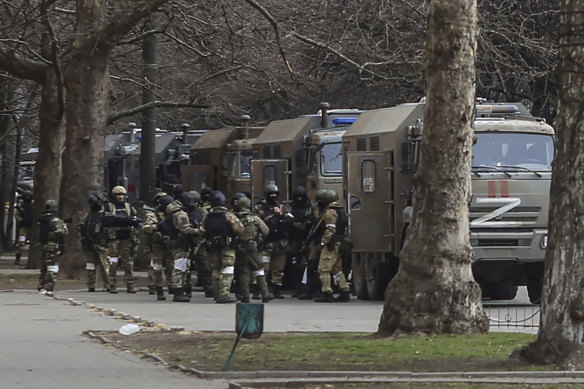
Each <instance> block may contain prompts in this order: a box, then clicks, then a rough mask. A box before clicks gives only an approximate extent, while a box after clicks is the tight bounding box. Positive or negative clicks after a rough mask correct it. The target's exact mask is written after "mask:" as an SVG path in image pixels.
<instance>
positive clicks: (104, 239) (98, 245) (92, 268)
mask: <svg viewBox="0 0 584 389" xmlns="http://www.w3.org/2000/svg"><path fill="white" fill-rule="evenodd" d="M88 203H89V212H88V213H87V216H86V217H85V221H84V222H83V223H81V224H79V230H80V232H81V247H82V248H83V250H84V251H85V256H86V258H87V262H86V263H85V269H86V270H87V291H88V292H95V282H96V278H97V277H96V268H97V267H99V270H100V274H101V280H102V282H103V287H104V290H107V291H110V286H111V282H110V280H109V268H110V262H109V258H108V256H107V248H108V245H109V243H110V242H111V241H113V240H114V239H115V238H116V235H115V232H114V230H113V229H112V228H106V227H105V226H104V223H103V218H104V215H105V213H106V212H105V209H104V207H103V201H102V200H101V198H100V197H99V196H98V195H95V194H92V195H90V196H89V198H88Z"/></svg>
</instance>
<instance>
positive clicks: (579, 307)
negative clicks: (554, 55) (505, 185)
mask: <svg viewBox="0 0 584 389" xmlns="http://www.w3.org/2000/svg"><path fill="white" fill-rule="evenodd" d="M561 7H562V9H561V22H560V62H559V70H558V74H559V84H560V88H559V99H558V116H557V121H556V153H555V159H554V164H553V170H552V182H551V189H550V211H549V223H550V226H549V227H550V228H549V245H548V248H547V251H546V257H545V279H544V287H543V298H542V306H541V320H540V327H539V333H538V335H537V339H536V341H535V342H534V343H532V344H530V345H529V346H527V347H526V348H525V349H523V350H520V353H519V355H520V357H521V358H523V359H525V360H527V361H529V362H532V363H542V364H543V363H545V364H556V365H557V366H559V367H560V368H562V369H566V370H573V369H577V370H580V369H582V368H584V355H583V352H584V347H583V344H584V325H583V324H584V278H583V274H584V224H583V223H582V215H583V214H584V197H583V196H582V191H583V190H584V158H583V153H584V152H583V150H584V136H583V135H582V131H583V130H582V129H583V128H584V97H583V95H582V90H584V73H583V72H582V71H583V70H584V69H583V65H582V64H584V36H583V35H582V29H583V28H584V1H582V0H566V1H564V2H562V3H561Z"/></svg>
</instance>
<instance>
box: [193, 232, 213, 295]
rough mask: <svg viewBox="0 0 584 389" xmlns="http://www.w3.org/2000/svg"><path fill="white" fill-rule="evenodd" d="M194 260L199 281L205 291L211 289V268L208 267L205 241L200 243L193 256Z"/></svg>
mask: <svg viewBox="0 0 584 389" xmlns="http://www.w3.org/2000/svg"><path fill="white" fill-rule="evenodd" d="M193 261H194V262H195V270H196V271H197V277H198V279H199V283H200V284H201V286H202V287H203V289H204V290H205V291H212V290H213V281H212V277H211V268H210V267H209V260H208V258H207V246H206V245H205V242H203V243H201V244H200V245H199V246H198V247H197V250H196V252H195V254H194V256H193Z"/></svg>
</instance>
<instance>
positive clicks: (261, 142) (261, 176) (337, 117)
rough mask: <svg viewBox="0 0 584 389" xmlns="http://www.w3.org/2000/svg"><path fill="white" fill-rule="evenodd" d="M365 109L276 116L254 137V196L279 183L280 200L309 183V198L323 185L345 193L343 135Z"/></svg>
mask: <svg viewBox="0 0 584 389" xmlns="http://www.w3.org/2000/svg"><path fill="white" fill-rule="evenodd" d="M360 112H361V111H359V110H355V109H347V110H345V109H338V110H336V109H335V110H329V111H326V112H325V114H324V116H323V115H322V113H319V114H316V115H306V116H302V117H299V118H294V119H287V120H276V121H273V122H271V123H270V124H268V126H267V127H266V130H265V131H264V132H262V134H261V135H259V136H258V137H257V139H255V140H254V143H253V149H254V159H253V160H252V173H251V175H252V198H253V201H254V203H256V202H257V201H259V200H260V199H261V198H262V197H263V196H264V188H265V187H266V186H267V185H269V184H275V185H277V186H278V189H279V191H280V200H281V201H284V202H287V201H290V200H291V198H292V192H293V191H294V189H295V188H296V187H298V186H299V185H302V186H304V187H306V189H307V191H308V196H309V198H311V199H313V200H314V194H315V193H316V191H317V190H318V189H320V188H327V189H329V188H330V189H335V190H339V192H338V193H339V195H340V194H341V191H340V189H341V169H342V164H341V161H342V153H341V137H342V134H343V133H344V131H345V130H346V129H347V128H348V126H349V125H350V124H351V123H353V122H354V121H355V119H356V118H357V116H358V115H359V114H360Z"/></svg>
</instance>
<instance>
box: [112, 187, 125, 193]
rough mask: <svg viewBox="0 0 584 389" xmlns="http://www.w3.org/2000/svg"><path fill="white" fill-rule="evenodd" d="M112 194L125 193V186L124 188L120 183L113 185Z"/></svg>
mask: <svg viewBox="0 0 584 389" xmlns="http://www.w3.org/2000/svg"><path fill="white" fill-rule="evenodd" d="M112 194H113V195H118V194H126V188H124V187H123V186H121V185H118V186H114V188H113V189H112Z"/></svg>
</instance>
